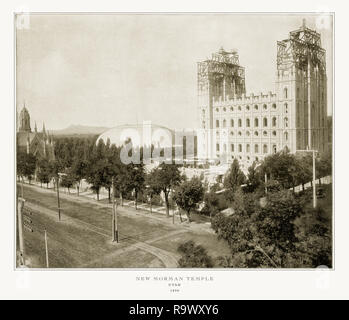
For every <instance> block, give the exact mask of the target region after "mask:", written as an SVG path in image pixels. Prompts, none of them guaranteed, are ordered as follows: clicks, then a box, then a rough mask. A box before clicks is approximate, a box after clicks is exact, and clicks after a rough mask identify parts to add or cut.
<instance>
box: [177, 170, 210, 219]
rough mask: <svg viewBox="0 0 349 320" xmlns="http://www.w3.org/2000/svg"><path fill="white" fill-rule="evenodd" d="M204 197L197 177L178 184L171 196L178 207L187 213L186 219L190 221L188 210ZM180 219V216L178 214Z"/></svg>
mask: <svg viewBox="0 0 349 320" xmlns="http://www.w3.org/2000/svg"><path fill="white" fill-rule="evenodd" d="M203 197H204V187H203V185H202V182H201V181H200V179H199V178H197V177H193V178H192V179H191V180H187V181H184V182H182V183H181V184H180V185H178V186H177V187H176V189H175V193H174V196H173V199H174V201H175V202H176V204H177V205H178V207H179V208H180V209H182V210H184V211H185V212H186V213H187V217H188V221H189V222H190V211H191V210H193V209H195V208H196V207H197V205H198V203H199V202H200V201H202V200H203ZM180 218H181V221H182V216H181V214H180Z"/></svg>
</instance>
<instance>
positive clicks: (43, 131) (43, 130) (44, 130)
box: [42, 122, 46, 139]
mask: <svg viewBox="0 0 349 320" xmlns="http://www.w3.org/2000/svg"><path fill="white" fill-rule="evenodd" d="M42 133H43V136H44V139H46V129H45V122H43V123H42Z"/></svg>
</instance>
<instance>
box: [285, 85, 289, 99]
mask: <svg viewBox="0 0 349 320" xmlns="http://www.w3.org/2000/svg"><path fill="white" fill-rule="evenodd" d="M287 96H288V90H287V87H285V88H284V99H287Z"/></svg>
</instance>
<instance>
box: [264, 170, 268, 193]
mask: <svg viewBox="0 0 349 320" xmlns="http://www.w3.org/2000/svg"><path fill="white" fill-rule="evenodd" d="M267 182H268V180H267V173H265V174H264V184H265V194H267V193H268V187H267Z"/></svg>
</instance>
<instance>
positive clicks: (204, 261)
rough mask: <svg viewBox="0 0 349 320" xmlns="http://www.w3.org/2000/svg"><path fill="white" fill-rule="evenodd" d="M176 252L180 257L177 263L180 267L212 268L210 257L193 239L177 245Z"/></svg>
mask: <svg viewBox="0 0 349 320" xmlns="http://www.w3.org/2000/svg"><path fill="white" fill-rule="evenodd" d="M178 252H179V253H180V254H181V258H180V259H179V261H178V264H179V266H180V267H181V268H212V267H213V261H212V258H211V257H210V256H209V255H208V254H207V251H206V249H205V248H204V247H202V246H201V245H196V244H195V242H194V241H192V240H189V241H187V242H185V243H182V244H180V245H179V246H178Z"/></svg>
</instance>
